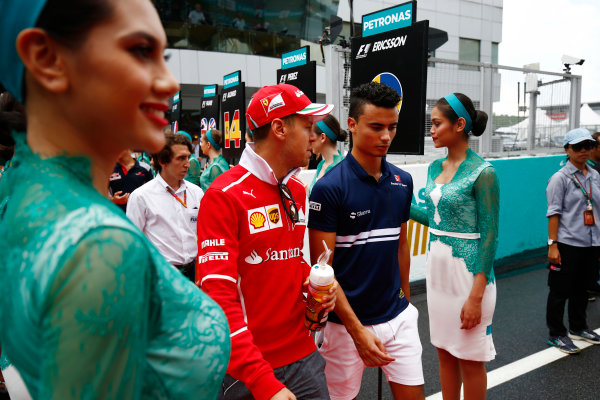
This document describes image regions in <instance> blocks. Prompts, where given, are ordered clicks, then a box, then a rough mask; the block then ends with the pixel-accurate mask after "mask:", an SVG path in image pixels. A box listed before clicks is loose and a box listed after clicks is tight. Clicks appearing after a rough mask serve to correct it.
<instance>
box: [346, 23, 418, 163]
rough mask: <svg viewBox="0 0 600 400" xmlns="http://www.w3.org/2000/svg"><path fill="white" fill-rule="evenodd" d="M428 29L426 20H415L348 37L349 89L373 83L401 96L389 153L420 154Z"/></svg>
mask: <svg viewBox="0 0 600 400" xmlns="http://www.w3.org/2000/svg"><path fill="white" fill-rule="evenodd" d="M428 28H429V21H419V22H416V23H414V24H413V25H411V26H408V27H406V28H401V29H396V30H393V31H389V32H384V33H379V34H376V35H372V36H368V37H358V38H352V53H351V54H352V56H351V57H352V59H351V68H352V75H351V76H352V77H351V82H350V84H351V86H352V88H355V87H357V86H359V85H361V84H363V83H367V82H372V81H374V82H379V83H384V84H386V85H388V86H390V87H392V88H394V89H396V91H397V92H398V93H399V94H400V96H401V99H400V102H399V103H398V112H399V116H398V129H397V131H396V136H395V138H394V140H393V141H392V144H391V146H390V149H389V153H390V154H423V148H424V140H425V95H426V88H427V34H428Z"/></svg>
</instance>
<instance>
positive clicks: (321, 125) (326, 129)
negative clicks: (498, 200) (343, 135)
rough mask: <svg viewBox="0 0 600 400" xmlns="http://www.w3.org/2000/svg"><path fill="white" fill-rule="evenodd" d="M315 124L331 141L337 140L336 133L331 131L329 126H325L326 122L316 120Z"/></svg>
mask: <svg viewBox="0 0 600 400" xmlns="http://www.w3.org/2000/svg"><path fill="white" fill-rule="evenodd" d="M317 126H318V127H319V129H321V131H323V133H324V134H326V135H327V137H328V138H329V139H331V141H333V142H335V141H336V140H337V135H336V134H335V133H334V132H333V130H331V128H330V127H329V126H327V124H326V123H325V122H324V121H319V122H317Z"/></svg>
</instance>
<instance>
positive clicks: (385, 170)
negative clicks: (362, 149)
mask: <svg viewBox="0 0 600 400" xmlns="http://www.w3.org/2000/svg"><path fill="white" fill-rule="evenodd" d="M346 158H347V159H348V162H349V163H350V166H351V167H352V169H353V170H354V173H355V174H356V175H357V176H358V177H359V178H360V180H363V181H371V182H376V183H379V182H384V181H385V179H386V178H387V177H388V176H389V175H390V169H389V167H388V165H387V162H386V160H385V157H383V158H382V159H381V176H380V177H379V181H375V178H374V177H373V176H371V175H369V174H368V173H367V171H365V169H364V168H363V167H362V165H360V164H359V163H358V161H356V158H354V156H353V155H352V153H350V152H348V154H347V155H346Z"/></svg>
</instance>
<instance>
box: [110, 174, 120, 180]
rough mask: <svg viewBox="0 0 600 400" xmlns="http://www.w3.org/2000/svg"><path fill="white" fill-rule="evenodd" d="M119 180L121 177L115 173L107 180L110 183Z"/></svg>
mask: <svg viewBox="0 0 600 400" xmlns="http://www.w3.org/2000/svg"><path fill="white" fill-rule="evenodd" d="M119 179H121V175H119V173H118V172H115V173H114V174H110V177H109V180H110V181H116V180H119Z"/></svg>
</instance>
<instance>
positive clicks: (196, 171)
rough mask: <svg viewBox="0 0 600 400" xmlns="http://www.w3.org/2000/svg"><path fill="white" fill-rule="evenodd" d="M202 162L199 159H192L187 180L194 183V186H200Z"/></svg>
mask: <svg viewBox="0 0 600 400" xmlns="http://www.w3.org/2000/svg"><path fill="white" fill-rule="evenodd" d="M200 169H201V167H200V161H198V159H197V158H195V157H193V158H190V168H189V169H188V172H187V174H186V176H185V180H187V181H190V182H192V183H193V184H194V185H198V186H200V174H201V173H202V172H201V171H200Z"/></svg>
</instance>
